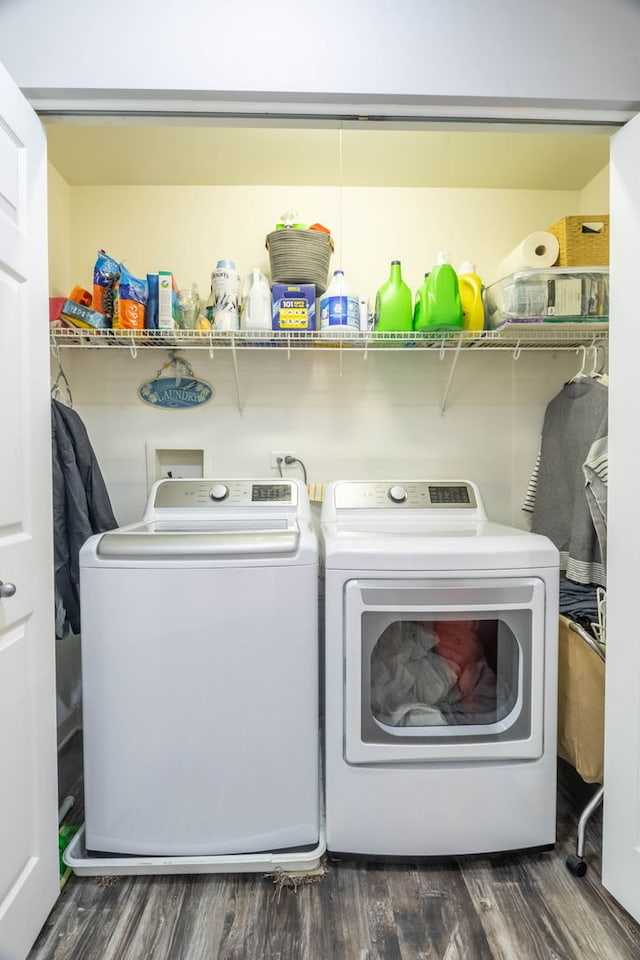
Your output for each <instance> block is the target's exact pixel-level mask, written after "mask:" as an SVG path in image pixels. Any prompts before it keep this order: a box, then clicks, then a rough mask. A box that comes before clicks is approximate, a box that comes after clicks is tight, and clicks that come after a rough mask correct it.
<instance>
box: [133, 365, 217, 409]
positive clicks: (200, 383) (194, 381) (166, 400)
mask: <svg viewBox="0 0 640 960" xmlns="http://www.w3.org/2000/svg"><path fill="white" fill-rule="evenodd" d="M169 357H170V359H169V361H168V362H167V363H165V364H164V366H162V367H161V368H160V369H159V370H158V372H157V374H156V375H155V377H154V378H153V380H147V381H146V383H143V384H142V386H141V387H140V388H139V389H138V396H139V397H140V399H141V400H142V402H143V403H148V404H149V406H151V407H157V408H158V409H161V410H188V409H189V408H191V407H200V406H202V404H203V403H208V402H209V400H211V399H212V397H213V396H214V391H213V387H212V386H211V384H209V383H207V382H206V381H205V380H200V379H199V378H198V377H196V375H195V374H194V372H193V370H192V368H191V364H190V363H188V362H187V361H186V360H184V359H183V358H182V357H178V356H176V355H175V353H174V352H173V351H170V353H169ZM171 367H174V369H175V374H174V375H173V376H171V377H163V376H162V374H163V373H164V372H165V370H168V369H170V368H171Z"/></svg>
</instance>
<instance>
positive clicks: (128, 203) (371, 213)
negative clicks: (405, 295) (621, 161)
mask: <svg viewBox="0 0 640 960" xmlns="http://www.w3.org/2000/svg"><path fill="white" fill-rule="evenodd" d="M579 207H580V194H579V193H578V192H577V191H567V190H563V191H543V190H475V189H464V190H460V189H428V188H423V189H416V188H392V187H389V188H382V187H371V188H367V187H343V188H339V187H294V188H291V187H275V186H264V187H224V186H218V187H74V188H73V190H72V191H71V236H72V239H71V271H72V276H71V283H72V284H75V283H78V284H80V285H81V286H85V287H87V286H90V285H91V277H92V270H93V264H94V261H95V256H96V251H97V250H98V249H99V248H103V249H105V250H107V251H108V252H109V253H110V254H111V255H112V256H114V257H115V258H116V259H118V260H123V261H124V262H125V263H126V264H127V267H128V268H129V270H131V271H132V272H133V273H134V274H135V275H136V276H144V275H145V274H146V273H151V272H155V271H157V270H158V269H165V270H172V271H173V272H174V273H175V275H176V278H177V281H178V284H179V285H180V286H185V287H188V286H189V285H190V284H191V283H192V282H194V281H195V282H197V283H198V285H199V289H200V293H201V295H203V296H205V297H206V296H207V295H208V292H209V285H210V275H211V270H212V269H213V267H214V266H215V263H216V261H217V260H218V259H220V258H230V259H232V260H234V261H235V262H236V264H237V267H238V270H239V271H240V273H241V274H242V275H244V274H246V273H248V272H249V270H250V269H251V268H252V267H261V268H262V269H263V270H265V271H268V269H269V259H268V253H267V250H266V249H265V237H266V234H267V233H268V232H269V231H270V230H272V229H274V227H275V224H276V223H277V222H278V220H279V218H280V215H281V214H282V213H283V211H285V210H288V209H293V210H297V211H298V213H299V214H300V216H301V218H302V219H303V220H304V221H305V222H309V223H312V222H314V221H319V222H321V223H324V224H325V225H326V226H328V227H329V228H330V229H331V231H332V234H333V236H334V239H335V243H336V251H335V255H334V257H333V258H332V269H335V268H337V267H339V266H342V268H343V269H344V270H345V273H346V276H347V279H348V281H349V284H350V286H351V287H352V289H353V290H354V291H355V292H357V293H358V294H359V295H360V296H367V297H370V298H371V299H373V298H374V296H375V292H376V290H377V289H378V287H379V286H380V285H381V283H383V281H384V280H386V279H387V276H388V273H389V263H390V261H391V260H393V259H399V260H401V261H402V266H403V275H404V277H405V280H406V282H407V283H408V284H409V286H410V287H411V288H412V289H413V290H415V289H416V288H417V287H418V286H419V285H420V283H421V281H422V278H423V276H424V273H425V271H427V270H429V269H430V268H431V266H432V265H433V263H434V262H435V259H436V255H437V253H438V251H439V250H444V251H445V252H447V253H448V255H449V257H450V259H451V262H452V263H453V264H454V266H457V265H458V264H459V262H460V261H462V260H469V259H470V260H473V261H475V263H476V268H477V270H478V273H479V274H480V275H481V276H482V277H483V279H485V281H487V282H489V281H491V280H492V279H496V278H497V265H498V263H499V262H500V260H501V259H502V258H503V257H504V256H505V255H506V254H507V253H508V252H509V251H510V250H511V249H512V248H513V247H514V246H515V245H516V244H517V243H519V242H520V240H522V238H523V237H524V236H525V235H526V234H527V233H529V232H530V231H532V230H541V229H545V228H546V227H547V226H549V225H550V224H552V223H554V222H555V221H556V220H558V219H559V218H560V217H562V216H565V215H566V214H567V213H575V212H577V211H578V210H579Z"/></svg>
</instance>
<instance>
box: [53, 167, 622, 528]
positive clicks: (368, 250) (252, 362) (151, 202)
mask: <svg viewBox="0 0 640 960" xmlns="http://www.w3.org/2000/svg"><path fill="white" fill-rule="evenodd" d="M50 192H51V195H50V206H49V215H50V230H51V237H52V256H51V264H50V266H51V292H52V294H58V295H63V294H65V293H67V292H68V290H69V289H70V287H71V286H72V285H73V284H76V283H77V284H80V285H82V286H85V287H87V288H90V286H91V282H92V269H93V263H94V261H95V255H96V251H97V249H98V248H100V247H103V248H104V249H106V250H107V251H108V252H109V253H110V254H111V255H113V256H114V257H116V258H118V259H119V260H123V261H124V262H125V263H126V265H127V266H128V268H129V269H130V270H131V271H132V272H133V273H134V274H136V275H140V276H143V275H144V274H146V273H147V272H154V271H157V270H158V269H168V270H172V271H173V272H174V273H175V274H176V277H177V280H178V283H179V284H180V285H181V286H185V287H186V286H188V285H189V284H190V283H192V282H197V283H198V285H199V288H200V292H201V294H202V295H203V296H206V295H207V294H208V291H209V277H210V273H211V269H212V268H213V267H214V266H215V262H216V260H218V259H219V258H223V257H228V258H232V259H234V260H235V261H236V263H237V266H238V269H239V271H240V273H241V274H243V275H244V274H246V273H247V272H248V271H249V270H250V269H251V268H252V267H254V266H258V267H261V268H262V269H263V270H267V269H268V255H267V252H266V250H265V247H264V240H265V235H266V233H267V232H269V230H271V229H272V228H273V225H274V224H275V223H276V222H277V220H278V218H279V216H280V214H281V213H282V212H283V211H284V210H286V209H295V210H298V211H299V212H300V215H301V216H302V217H303V218H304V219H306V220H318V221H320V222H322V223H325V224H326V225H327V226H329V227H330V228H331V230H332V232H333V234H334V237H335V240H336V252H335V255H334V257H333V258H332V268H336V267H338V266H343V267H344V269H345V271H346V274H347V278H348V280H349V283H350V285H351V286H352V288H353V289H354V290H356V291H357V292H358V293H359V294H360V295H361V296H367V297H369V298H370V299H371V301H373V298H374V297H375V291H376V289H377V288H378V286H379V285H380V284H381V283H382V282H383V281H384V280H385V279H386V277H387V275H388V270H389V262H390V260H391V259H394V258H398V259H400V260H401V261H402V264H403V273H404V276H405V279H406V280H407V282H408V283H409V285H410V286H411V287H412V289H414V290H415V289H416V287H417V286H418V284H419V283H420V280H421V278H422V276H423V274H424V272H425V271H426V270H428V269H430V267H431V266H432V264H433V262H434V259H435V256H436V254H437V251H438V250H441V249H442V250H445V251H446V252H448V254H449V256H450V257H451V260H452V262H453V264H454V265H456V266H457V264H458V263H459V261H460V260H462V259H465V258H471V259H474V260H475V262H476V264H477V267H478V271H479V272H480V273H481V274H484V275H485V277H491V276H492V274H493V272H494V271H495V268H496V265H497V263H498V262H499V261H500V259H501V258H502V257H503V256H504V255H505V254H506V253H507V252H508V251H509V250H510V249H511V248H512V247H513V246H514V245H515V244H516V243H517V242H518V241H519V240H520V239H522V237H523V236H524V235H525V234H526V233H528V232H529V231H531V230H534V229H540V228H544V227H546V226H547V225H548V224H550V223H553V222H554V221H555V220H557V219H558V218H559V217H561V216H563V215H565V214H566V213H567V211H575V210H580V209H581V206H580V204H581V196H580V193H579V192H578V191H568V190H563V191H542V190H496V189H491V190H486V189H482V190H480V189H477V190H476V189H470V188H467V189H444V188H439V189H435V188H392V187H385V188H382V187H375V188H369V187H342V188H338V187H317V186H314V187H294V188H290V187H280V186H278V187H275V186H265V187H258V186H251V187H238V186H234V187H228V186H215V187H209V186H206V187H205V186H202V187H148V186H144V187H140V186H135V187H72V188H69V186H68V185H67V184H66V182H65V181H64V180H62V178H60V177H59V176H57V175H56V174H55V173H52V175H51V178H50ZM597 192H603V190H602V189H600V190H596V193H597ZM592 212H595V211H592ZM66 219H68V225H67V224H66V223H65V220H66ZM69 234H70V236H69ZM67 238H68V239H67ZM67 243H68V250H69V253H68V264H67V268H65V259H66V256H65V249H66V244H67ZM183 355H184V356H185V357H186V358H187V359H188V360H189V361H190V362H191V363H192V365H193V366H194V369H195V372H196V374H197V375H198V376H200V377H202V378H203V379H206V380H208V381H209V382H211V383H212V384H213V386H214V388H215V390H216V396H215V398H214V400H213V401H212V402H211V403H209V404H207V405H206V406H204V407H202V408H200V409H196V410H188V411H181V412H174V411H159V410H154V409H151V408H149V407H146V406H145V405H143V404H142V403H141V402H140V401H139V400H138V398H137V389H138V387H139V385H140V384H141V383H142V382H144V381H145V380H146V379H148V378H150V377H152V376H153V375H154V374H155V373H156V372H157V370H158V369H159V368H160V367H161V366H162V364H163V363H164V362H165V361H166V359H167V354H166V353H165V352H164V351H159V350H148V351H144V350H140V351H139V352H138V356H137V358H136V359H134V358H132V356H131V355H130V353H129V351H128V350H105V349H100V350H63V351H62V357H63V363H64V367H65V372H66V373H67V376H68V377H69V380H70V382H71V386H72V390H73V397H74V404H75V406H76V408H77V410H78V412H79V413H80V414H81V416H82V417H83V419H84V421H85V423H86V425H87V428H88V430H89V434H90V436H91V439H92V442H93V444H94V447H95V449H96V453H97V455H98V457H99V460H100V463H101V466H102V468H103V472H104V474H105V478H106V481H107V484H108V486H109V490H110V493H111V496H112V500H113V504H114V509H115V512H116V515H117V517H118V520H119V522H121V523H125V522H129V521H133V520H135V519H137V518H139V516H140V514H141V512H142V509H143V507H144V503H145V499H146V495H147V476H146V462H147V461H146V443H147V441H160V445H165V446H167V447H170V446H171V443H175V444H176V445H184V444H185V443H187V444H190V443H192V444H193V446H197V447H204V448H206V450H207V451H208V452H209V453H210V456H211V462H212V465H213V472H214V473H215V474H216V475H218V476H225V475H226V476H234V475H235V476H242V475H255V476H265V475H266V476H269V475H275V471H274V470H273V469H272V468H271V466H270V451H271V450H282V449H290V450H293V451H295V452H296V454H297V456H299V457H300V458H301V459H303V460H304V462H305V464H306V466H307V469H308V473H309V479H310V480H316V481H325V480H329V479H332V478H337V477H344V478H349V477H354V478H357V477H373V478H383V477H400V476H403V477H410V476H414V477H423V476H424V477H426V476H429V477H434V478H447V477H451V478H457V477H470V478H472V479H474V480H477V481H478V482H479V483H480V485H481V488H482V489H483V491H484V494H485V497H486V500H487V505H488V508H489V510H490V512H491V514H492V515H493V516H494V517H495V518H496V519H497V520H501V521H504V522H509V523H515V524H517V525H523V522H524V521H523V520H522V515H521V512H520V506H521V502H522V499H523V497H524V493H525V490H526V485H527V481H528V478H529V474H530V471H531V469H532V467H533V463H534V461H535V456H536V452H537V446H538V440H539V432H540V427H541V423H542V416H543V414H544V408H545V406H546V404H547V402H548V401H549V399H550V398H551V397H552V396H553V395H554V394H555V393H556V392H557V390H558V389H559V387H560V385H561V383H562V382H563V380H564V379H566V378H568V377H569V376H570V375H571V374H572V373H573V372H574V370H575V369H577V363H578V359H577V357H576V355H575V354H574V353H573V352H569V353H564V354H563V353H545V354H541V353H524V352H523V353H522V355H521V356H520V358H519V359H518V360H514V359H513V357H512V355H511V354H510V353H502V352H491V353H489V352H486V351H483V352H482V353H481V354H472V353H470V352H466V353H464V354H463V355H462V356H461V357H460V359H459V363H458V366H457V369H456V374H455V377H454V380H453V384H452V388H451V392H450V394H449V398H448V402H447V409H446V412H445V416H444V417H442V416H441V400H442V397H443V392H444V390H445V386H446V381H447V377H448V373H449V369H450V364H451V362H452V360H453V354H451V353H446V354H444V356H442V357H441V356H440V353H439V351H437V350H431V351H429V352H426V351H424V350H420V351H416V350H403V351H401V352H400V353H397V354H396V353H391V352H385V351H380V350H378V351H377V352H376V351H375V350H372V351H370V352H369V354H368V356H367V357H366V359H365V358H364V356H363V354H361V353H360V352H357V351H353V352H350V351H349V350H348V349H345V350H343V351H342V365H341V358H340V351H338V350H336V349H323V350H314V351H304V352H298V353H292V355H291V357H290V359H287V355H286V352H284V351H280V350H278V351H275V350H269V349H264V350H262V351H244V352H240V353H239V355H238V365H239V375H240V390H241V401H242V405H243V409H244V412H243V416H240V413H239V411H238V406H237V398H236V388H235V379H234V371H233V365H232V358H231V355H230V353H228V352H226V351H224V350H217V351H216V353H215V356H214V358H213V359H211V358H210V357H209V353H208V351H192V352H188V351H185V352H184V354H183ZM291 469H292V470H293V471H295V470H297V468H296V467H293V468H291Z"/></svg>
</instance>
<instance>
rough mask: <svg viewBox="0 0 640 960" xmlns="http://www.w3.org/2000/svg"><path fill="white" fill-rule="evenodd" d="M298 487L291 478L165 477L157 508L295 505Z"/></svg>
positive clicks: (158, 495)
mask: <svg viewBox="0 0 640 960" xmlns="http://www.w3.org/2000/svg"><path fill="white" fill-rule="evenodd" d="M297 503H298V488H297V487H296V485H295V483H292V482H291V481H290V480H200V479H198V480H163V481H161V482H160V483H159V484H158V486H157V487H156V490H155V495H154V499H153V507H169V508H173V509H181V508H185V509H187V508H188V509H190V510H192V509H194V508H197V507H202V508H205V507H209V508H211V507H216V506H220V507H264V506H266V505H281V506H288V507H294V506H296V505H297Z"/></svg>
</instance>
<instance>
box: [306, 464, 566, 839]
mask: <svg viewBox="0 0 640 960" xmlns="http://www.w3.org/2000/svg"><path fill="white" fill-rule="evenodd" d="M321 530H322V543H323V550H324V565H325V698H326V700H325V734H326V738H325V740H326V742H325V765H326V783H325V791H326V831H327V836H326V842H327V847H328V849H329V850H331V851H333V852H334V853H345V854H363V855H373V856H376V855H377V856H400V857H429V856H436V857H437V856H447V855H462V854H479V853H491V852H497V851H504V850H515V849H523V848H530V847H546V846H549V845H552V844H553V843H554V842H555V829H556V824H555V815H556V813H555V812H556V683H557V680H556V671H557V666H556V660H557V627H558V551H557V550H556V548H555V547H554V546H553V544H552V543H551V542H550V541H549V540H547V539H546V538H545V537H541V536H538V535H535V534H531V533H528V532H524V531H522V530H518V529H515V528H512V527H508V526H504V525H501V524H497V523H492V522H490V521H489V520H488V519H487V516H486V513H485V510H484V507H483V504H482V500H481V497H480V492H479V490H478V487H477V486H476V485H475V484H474V483H470V482H468V481H433V482H431V481H389V482H382V481H375V482H353V481H343V482H334V483H331V484H329V485H328V487H327V490H326V493H325V498H324V503H323V508H322V514H321Z"/></svg>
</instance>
